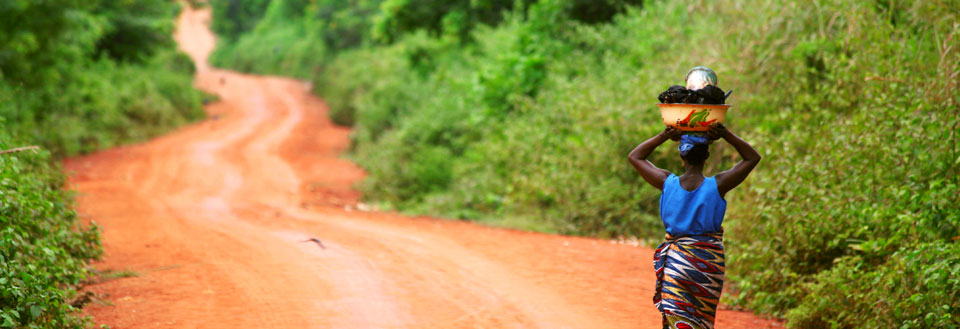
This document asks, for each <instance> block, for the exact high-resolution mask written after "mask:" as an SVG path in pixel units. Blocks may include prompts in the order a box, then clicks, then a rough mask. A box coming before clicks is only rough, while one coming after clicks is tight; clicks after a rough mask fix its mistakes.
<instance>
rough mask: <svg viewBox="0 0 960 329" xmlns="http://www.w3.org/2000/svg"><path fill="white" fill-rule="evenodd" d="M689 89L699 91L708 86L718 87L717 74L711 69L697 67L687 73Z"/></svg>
mask: <svg viewBox="0 0 960 329" xmlns="http://www.w3.org/2000/svg"><path fill="white" fill-rule="evenodd" d="M686 80H687V89H689V90H697V89H700V88H703V87H706V86H707V85H711V86H714V87H716V86H717V73H716V72H713V70H711V69H710V68H709V67H706V66H697V67H694V68H692V69H690V71H689V72H687V78H686Z"/></svg>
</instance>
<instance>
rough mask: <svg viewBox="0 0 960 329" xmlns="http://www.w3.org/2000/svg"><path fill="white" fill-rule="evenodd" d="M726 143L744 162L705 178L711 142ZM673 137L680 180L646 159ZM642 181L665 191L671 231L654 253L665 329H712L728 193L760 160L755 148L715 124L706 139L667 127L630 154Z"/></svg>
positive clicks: (663, 206) (663, 213) (664, 212)
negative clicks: (676, 148) (680, 168)
mask: <svg viewBox="0 0 960 329" xmlns="http://www.w3.org/2000/svg"><path fill="white" fill-rule="evenodd" d="M721 138H722V139H723V140H725V141H727V142H728V143H730V145H732V146H733V147H734V148H735V149H736V150H737V153H739V154H740V157H741V158H742V159H743V160H742V161H740V162H739V163H737V164H736V165H734V166H733V168H731V169H730V170H727V171H724V172H721V173H718V174H716V176H713V177H704V176H703V164H704V162H705V161H706V160H707V158H708V157H710V151H709V146H708V145H709V144H710V142H711V141H713V140H717V139H721ZM668 139H671V140H679V141H680V146H679V148H678V149H679V150H680V159H681V160H682V161H683V169H684V172H683V174H682V175H680V176H677V175H674V174H673V173H671V172H669V171H667V170H664V169H660V168H657V166H654V165H653V163H650V161H647V157H648V156H650V153H652V152H653V150H655V149H656V148H657V147H658V146H660V144H663V143H664V142H666V141H667V140H668ZM628 159H629V160H630V163H631V164H632V165H633V167H634V168H635V169H636V170H637V172H639V173H640V175H641V176H643V179H644V180H646V181H647V183H650V185H653V187H656V188H657V189H659V190H661V191H663V193H662V194H661V195H660V219H661V220H662V221H663V225H664V227H665V228H666V237H665V239H666V242H664V243H663V244H661V245H660V247H659V248H657V250H656V251H655V252H654V256H653V262H654V265H653V266H654V270H655V271H656V274H657V286H656V291H655V292H654V296H653V303H654V304H655V305H656V306H657V309H658V310H660V313H661V314H662V316H663V328H670V329H693V328H702V329H712V328H713V322H714V320H715V317H716V314H717V303H718V302H719V301H720V291H721V290H722V288H723V273H724V270H725V266H724V254H723V227H722V226H721V224H722V223H723V215H724V212H725V211H726V209H727V201H726V200H725V199H724V195H726V194H727V192H729V191H730V190H732V189H733V188H734V187H737V185H740V183H742V182H743V180H744V179H746V178H747V175H749V174H750V171H752V170H753V168H754V167H756V166H757V163H759V162H760V154H759V153H757V151H756V150H754V149H753V147H752V146H750V144H748V143H747V142H745V141H744V140H743V139H740V137H737V136H736V135H734V134H733V133H731V132H730V131H728V130H727V129H726V128H725V127H724V126H723V125H721V124H713V125H711V126H710V130H709V131H707V134H706V135H682V132H681V131H679V130H677V129H674V128H672V127H667V128H666V129H665V130H664V131H663V132H661V133H659V134H657V135H656V136H653V137H651V138H650V139H648V140H646V141H645V142H643V143H640V145H638V146H637V147H636V148H635V149H634V150H633V151H632V152H630V155H629V156H628Z"/></svg>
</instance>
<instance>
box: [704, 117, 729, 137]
mask: <svg viewBox="0 0 960 329" xmlns="http://www.w3.org/2000/svg"><path fill="white" fill-rule="evenodd" d="M726 134H727V127H724V126H723V124H722V123H719V122H717V123H713V124H711V125H710V129H709V130H707V138H710V140H712V141H715V140H718V139H721V138H723V135H726Z"/></svg>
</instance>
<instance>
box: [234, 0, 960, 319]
mask: <svg viewBox="0 0 960 329" xmlns="http://www.w3.org/2000/svg"><path fill="white" fill-rule="evenodd" d="M631 4H633V3H632V2H616V1H608V2H602V3H600V2H597V1H574V0H540V1H535V2H533V1H531V2H523V1H517V2H513V3H512V4H508V3H496V5H495V6H500V7H491V8H498V9H496V10H493V11H492V12H494V13H495V14H497V15H498V16H496V18H495V19H493V20H489V21H487V20H484V19H479V18H477V17H485V16H483V15H487V14H489V12H486V11H485V10H487V9H485V8H487V7H482V6H483V5H486V3H483V2H476V1H471V2H460V1H448V2H443V3H442V5H441V4H438V3H434V2H426V3H422V2H415V1H394V0H387V1H384V2H383V4H382V6H381V7H380V11H379V12H377V13H374V14H373V15H370V14H369V12H364V14H363V15H362V16H357V17H356V18H357V19H365V20H368V21H372V22H373V23H372V25H371V24H370V23H358V24H356V25H352V26H357V27H363V26H368V27H369V29H370V31H371V32H370V33H371V34H370V37H371V38H376V39H377V40H379V41H381V43H372V42H358V43H353V44H352V45H351V46H350V47H347V48H349V49H346V50H344V49H337V51H336V52H328V53H327V54H326V55H325V56H323V57H318V58H316V60H315V61H304V62H302V63H300V64H298V65H304V66H303V67H301V68H299V69H298V70H297V72H309V73H308V74H305V75H304V74H300V75H299V76H301V77H306V78H312V79H313V80H314V82H315V86H316V91H317V92H318V93H319V94H321V95H322V96H324V98H325V99H326V100H327V101H328V103H329V105H330V107H331V116H332V117H333V118H334V120H335V121H336V122H338V123H342V124H352V125H353V126H354V133H353V141H354V145H353V157H354V158H355V159H356V160H357V161H358V162H359V163H360V164H361V165H362V166H363V167H364V168H365V169H366V170H367V173H368V178H367V179H366V180H365V181H364V182H363V183H362V184H361V186H360V188H361V189H362V190H363V191H364V195H365V198H367V199H368V200H369V201H373V202H377V203H379V204H381V205H383V206H385V207H387V208H395V209H399V210H402V211H408V212H413V213H429V214H437V215H443V216H448V217H453V218H470V219H478V220H481V221H487V222H492V223H496V224H502V225H512V226H514V227H524V228H532V229H538V230H544V231H552V232H562V233H570V234H586V235H594V236H621V235H634V236H640V237H644V238H657V237H658V236H659V235H660V234H662V224H661V223H660V221H659V218H658V207H659V204H658V201H659V191H657V190H655V189H652V188H650V187H649V186H647V185H646V184H645V183H644V182H643V181H642V180H641V179H639V177H638V175H637V174H636V173H634V172H633V170H632V168H630V167H629V165H628V164H627V163H626V160H625V156H626V154H627V153H628V152H629V151H630V150H631V149H632V148H633V147H634V146H635V145H636V144H637V143H639V142H641V141H642V140H644V139H646V138H648V137H649V136H652V135H654V134H656V133H657V132H658V131H660V130H661V129H662V125H661V123H660V120H659V115H658V112H657V111H656V107H655V106H653V103H654V102H656V95H657V94H658V93H659V92H660V91H662V90H664V89H666V88H667V87H668V86H669V85H672V84H677V83H680V82H681V81H680V80H682V77H683V74H684V73H685V72H686V70H687V69H689V68H690V67H693V66H696V65H707V66H709V67H712V68H714V69H715V70H716V71H717V72H718V74H719V76H720V77H721V80H720V86H721V87H723V88H724V89H734V90H736V92H735V93H734V96H733V98H732V100H733V104H734V107H733V112H731V113H730V116H729V118H728V126H729V127H730V128H731V130H732V131H734V132H736V133H737V134H738V135H740V136H741V137H743V138H744V139H746V140H748V141H749V142H751V143H752V144H753V145H754V146H756V148H757V149H758V150H760V152H761V153H762V154H763V155H764V161H763V163H761V165H760V166H759V167H758V168H757V170H756V171H755V172H754V173H753V174H752V175H751V177H750V179H748V180H747V182H746V183H745V184H744V185H743V186H741V187H739V188H738V189H737V190H735V191H734V192H733V193H730V194H729V195H728V196H727V198H728V201H729V202H730V203H729V209H728V212H727V219H726V223H725V229H726V232H727V233H726V235H727V236H726V245H727V247H728V257H729V261H728V263H729V264H730V266H729V268H730V272H729V273H728V278H729V280H728V282H729V286H728V287H731V288H732V289H730V290H729V292H730V293H728V294H727V295H726V296H725V298H726V300H725V302H728V303H733V304H736V305H739V306H744V307H749V308H752V309H754V310H758V311H761V312H764V313H769V314H773V315H775V316H784V317H786V318H787V319H788V320H789V323H788V325H789V326H790V327H795V328H854V327H859V326H862V325H864V324H866V326H867V327H883V328H886V327H898V328H956V327H958V326H960V324H958V321H960V320H958V317H957V316H956V314H958V313H960V311H958V309H957V301H956V300H955V297H953V296H957V295H960V291H958V285H957V281H956V278H957V277H958V275H957V274H958V271H960V266H958V265H957V262H958V258H957V256H956V255H957V253H956V252H957V248H958V247H957V246H958V241H960V211H958V209H957V207H956V205H957V204H958V203H960V199H958V198H960V190H958V186H960V179H958V178H957V171H958V168H960V141H958V136H957V133H958V131H960V129H958V128H960V115H958V113H960V112H958V108H957V106H958V104H960V95H958V94H957V93H956V90H958V87H960V85H958V81H960V79H958V78H960V73H958V72H960V55H958V51H960V50H958V49H956V47H955V46H954V44H956V40H958V38H960V25H957V24H956V21H957V13H958V12H960V3H957V2H956V1H946V2H920V1H917V2H894V1H879V0H878V1H870V2H846V1H816V2H811V1H807V0H794V1H786V2H782V1H742V0H722V1H713V2H706V1H695V2H691V3H688V2H683V3H681V2H654V1H649V2H645V3H643V4H642V6H639V5H638V6H632V7H631V6H630V5H631ZM481 7H482V8H481ZM507 8H512V9H507ZM616 13H622V14H619V15H617V14H616ZM337 19H343V18H337ZM319 20H320V21H328V18H319ZM311 24H313V23H311ZM286 25H287V26H289V25H292V24H286ZM321 25H323V23H321ZM283 26H285V25H283V24H277V25H275V26H274V27H275V28H281V27H283ZM264 28H265V29H266V28H269V27H266V26H265V27H264ZM256 33H262V32H260V31H257V32H255V33H254V34H256ZM383 41H389V43H383ZM354 47H356V48H354ZM250 50H253V49H252V46H251V49H250ZM251 52H252V51H251ZM262 59H267V57H263V58H262ZM263 62H264V63H270V61H269V60H264V61H263ZM251 63H252V64H251V65H252V66H253V67H252V68H251V70H258V69H259V68H258V67H260V65H257V64H256V62H251ZM275 73H285V74H292V73H293V72H275ZM713 148H714V150H713V151H712V154H713V157H711V159H709V160H708V163H707V168H706V171H707V172H708V173H711V174H712V173H716V172H718V171H720V170H724V169H726V168H729V167H730V166H732V165H733V164H734V162H735V161H737V156H736V154H735V152H734V150H732V148H730V147H729V146H728V145H724V144H723V143H720V144H718V145H715V146H713ZM650 159H651V161H653V162H654V163H656V164H657V165H658V166H660V167H663V168H667V169H670V170H677V169H678V168H680V166H679V159H678V158H677V156H676V153H675V152H674V151H673V145H670V143H668V145H664V146H663V147H661V148H660V150H658V151H657V152H655V153H654V154H653V155H652V156H651V157H650ZM876 287H885V288H889V289H876Z"/></svg>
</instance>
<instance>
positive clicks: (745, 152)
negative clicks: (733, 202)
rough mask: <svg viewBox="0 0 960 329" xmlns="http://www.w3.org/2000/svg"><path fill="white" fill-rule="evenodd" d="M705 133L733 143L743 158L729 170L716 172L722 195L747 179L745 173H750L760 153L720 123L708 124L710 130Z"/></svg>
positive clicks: (718, 186) (719, 190)
mask: <svg viewBox="0 0 960 329" xmlns="http://www.w3.org/2000/svg"><path fill="white" fill-rule="evenodd" d="M707 134H708V135H709V136H710V138H712V139H718V138H723V140H725V141H727V143H730V145H733V148H735V149H736V150H737V153H740V157H741V158H743V160H741V161H740V162H738V163H737V164H736V165H734V166H733V168H730V170H727V171H724V172H721V173H719V174H717V176H716V179H717V191H718V192H720V197H723V196H724V195H726V194H727V192H729V191H730V190H732V189H733V188H734V187H737V186H738V185H740V183H743V180H745V179H747V175H750V172H751V171H753V168H754V167H756V166H757V164H758V163H760V153H757V150H754V149H753V146H750V144H748V143H747V142H746V141H744V140H743V139H741V138H740V137H737V135H734V134H733V133H732V132H730V131H729V130H727V128H726V127H724V126H723V125H722V124H720V123H716V124H713V125H710V131H709V132H708V133H707Z"/></svg>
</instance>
